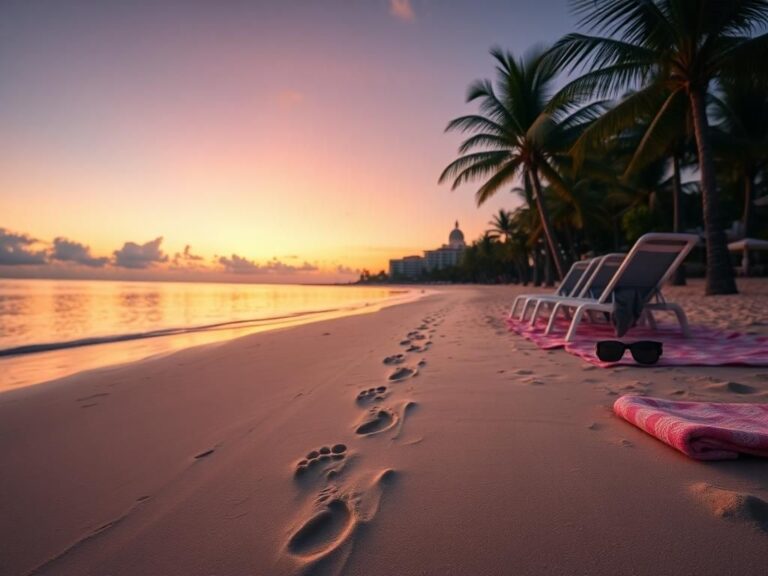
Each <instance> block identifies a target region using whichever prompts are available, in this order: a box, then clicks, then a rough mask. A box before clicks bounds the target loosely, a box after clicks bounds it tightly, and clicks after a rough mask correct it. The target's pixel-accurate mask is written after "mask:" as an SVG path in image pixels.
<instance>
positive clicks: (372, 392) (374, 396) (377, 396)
mask: <svg viewBox="0 0 768 576" xmlns="http://www.w3.org/2000/svg"><path fill="white" fill-rule="evenodd" d="M386 391H387V387H386V386H378V387H376V388H368V389H367V390H361V391H360V393H359V394H358V395H357V401H358V402H368V401H370V400H383V399H384V396H382V394H384V393H385V392H386Z"/></svg>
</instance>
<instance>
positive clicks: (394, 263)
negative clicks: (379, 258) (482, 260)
mask: <svg viewBox="0 0 768 576" xmlns="http://www.w3.org/2000/svg"><path fill="white" fill-rule="evenodd" d="M466 247H467V245H466V243H465V242H464V233H463V232H462V231H461V230H459V222H458V221H456V227H455V228H454V229H453V230H451V233H450V234H449V235H448V244H443V245H442V246H441V247H440V248H437V249H435V250H425V251H424V256H423V257H422V256H406V257H405V258H400V259H397V260H390V261H389V276H390V278H398V277H400V278H403V277H404V278H416V277H418V276H421V275H422V274H423V273H424V272H430V271H432V270H442V269H443V268H450V267H451V266H456V265H458V263H459V262H460V261H461V256H462V255H463V254H464V250H465V249H466Z"/></svg>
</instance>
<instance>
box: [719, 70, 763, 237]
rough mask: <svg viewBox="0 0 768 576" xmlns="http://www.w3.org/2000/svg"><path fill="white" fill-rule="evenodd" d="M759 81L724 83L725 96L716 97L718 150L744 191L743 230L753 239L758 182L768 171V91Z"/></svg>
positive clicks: (750, 79)
mask: <svg viewBox="0 0 768 576" xmlns="http://www.w3.org/2000/svg"><path fill="white" fill-rule="evenodd" d="M755 80H756V79H755V78H744V79H740V80H736V81H726V82H723V83H722V95H721V96H722V97H716V98H714V102H715V106H714V108H715V111H716V117H717V118H718V119H719V120H720V123H719V124H718V126H717V127H716V131H715V133H714V143H715V149H716V150H717V154H718V156H720V157H721V158H722V159H723V160H724V164H726V165H727V166H728V167H729V168H731V170H733V171H735V177H736V179H737V180H738V181H739V184H740V186H741V187H742V188H743V194H744V196H743V197H744V207H743V209H742V217H741V231H742V234H743V236H744V237H745V238H747V237H750V236H751V234H752V232H753V228H754V222H753V220H754V217H753V213H754V209H753V202H754V200H755V182H756V180H757V178H758V176H759V175H760V174H761V172H764V171H765V170H766V168H768V91H766V89H765V88H764V87H761V86H759V85H756V84H755Z"/></svg>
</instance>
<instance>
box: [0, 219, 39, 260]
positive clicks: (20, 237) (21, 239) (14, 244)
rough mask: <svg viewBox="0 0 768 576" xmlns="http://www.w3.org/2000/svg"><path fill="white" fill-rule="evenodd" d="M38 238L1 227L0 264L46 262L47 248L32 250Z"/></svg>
mask: <svg viewBox="0 0 768 576" xmlns="http://www.w3.org/2000/svg"><path fill="white" fill-rule="evenodd" d="M37 242H38V241H37V239H35V238H32V237H30V236H28V235H27V234H15V233H13V232H10V231H8V230H6V229H5V228H0V266H24V265H33V264H45V263H46V259H45V250H38V251H34V250H30V247H31V246H33V245H34V244H37Z"/></svg>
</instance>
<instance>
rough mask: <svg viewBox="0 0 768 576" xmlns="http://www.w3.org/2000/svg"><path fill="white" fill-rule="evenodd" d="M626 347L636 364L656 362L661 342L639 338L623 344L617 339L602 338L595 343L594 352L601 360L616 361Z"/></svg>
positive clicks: (660, 349) (660, 351)
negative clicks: (636, 340) (637, 340)
mask: <svg viewBox="0 0 768 576" xmlns="http://www.w3.org/2000/svg"><path fill="white" fill-rule="evenodd" d="M627 349H629V351H630V352H631V353H632V358H634V359H635V362H637V363H638V364H656V362H658V361H659V358H660V357H661V353H662V344H661V342H654V341H653V340H640V341H639V342H633V343H632V344H624V342H619V341H618V340H603V341H601V342H598V343H597V347H596V349H595V353H596V354H597V357H598V358H600V360H602V361H603V362H618V361H619V360H621V358H622V356H624V352H625V351H626V350H627Z"/></svg>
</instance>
